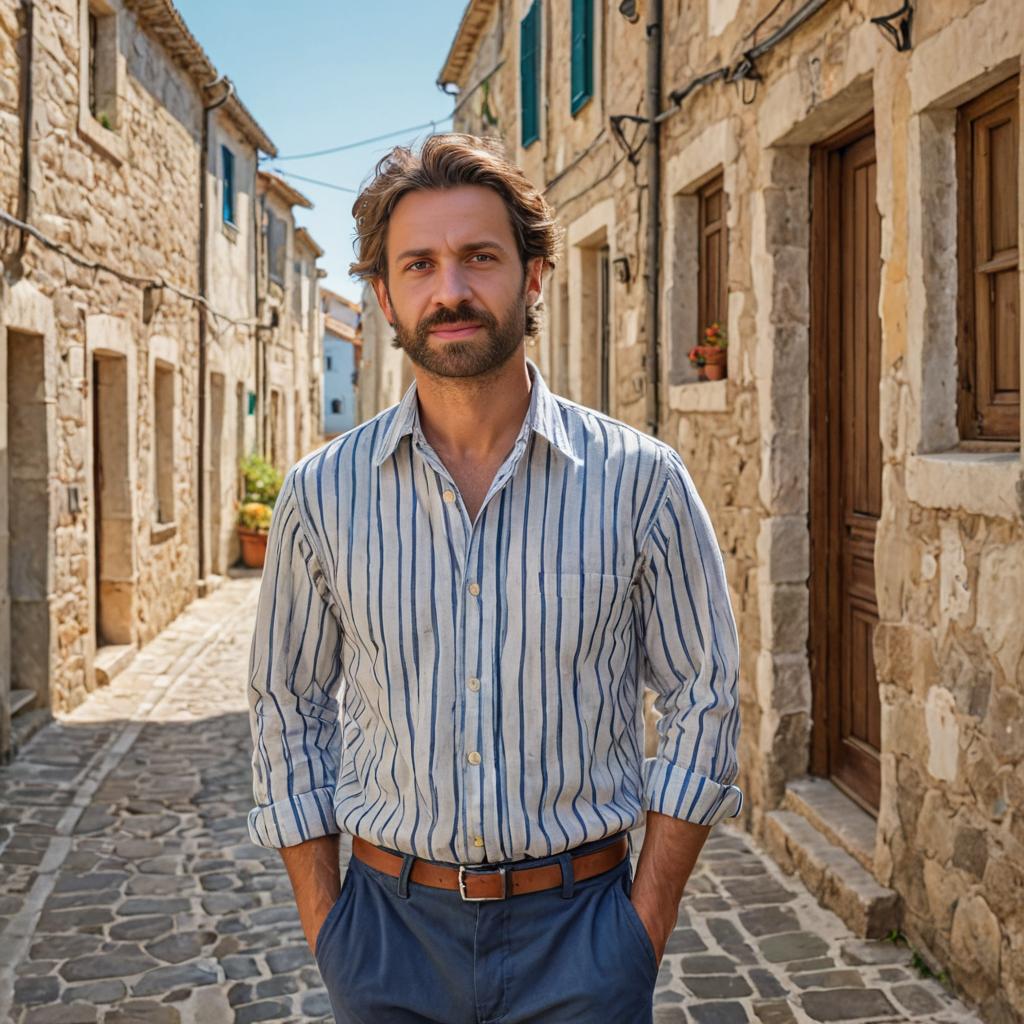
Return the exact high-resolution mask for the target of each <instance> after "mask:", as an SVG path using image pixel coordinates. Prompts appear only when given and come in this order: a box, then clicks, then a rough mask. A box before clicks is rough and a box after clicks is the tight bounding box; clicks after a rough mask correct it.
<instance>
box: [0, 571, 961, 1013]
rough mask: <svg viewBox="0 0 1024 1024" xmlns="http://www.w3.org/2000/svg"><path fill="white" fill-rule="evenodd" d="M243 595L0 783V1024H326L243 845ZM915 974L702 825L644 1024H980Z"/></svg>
mask: <svg viewBox="0 0 1024 1024" xmlns="http://www.w3.org/2000/svg"><path fill="white" fill-rule="evenodd" d="M256 591H257V581H256V580H255V579H253V578H251V577H250V578H236V579H230V580H228V581H226V582H225V584H224V585H223V586H222V587H221V588H220V589H219V590H218V591H217V592H215V593H214V594H213V595H212V596H210V597H208V598H205V599H203V600H201V601H198V602H196V603H195V604H194V605H192V606H191V607H190V608H189V609H188V610H187V611H186V612H185V613H184V614H183V615H181V616H180V617H179V618H178V619H177V621H175V622H174V624H173V625H172V626H171V627H170V628H169V629H168V630H166V631H165V632H164V633H163V634H161V636H160V637H159V638H158V639H156V640H155V641H154V642H153V643H152V644H150V645H149V646H148V647H147V648H146V649H145V650H144V651H142V652H141V653H140V654H139V656H138V657H137V658H136V659H135V661H134V663H133V664H132V666H131V667H130V669H129V670H128V671H127V672H125V673H123V674H122V675H121V676H119V677H118V678H117V679H115V681H114V682H113V684H112V685H111V686H109V687H107V688H105V689H103V690H100V691H98V692H97V693H95V694H93V695H92V697H90V698H89V700H88V701H86V702H85V704H83V705H82V706H81V707H79V708H77V709H76V710H75V711H74V712H73V713H72V714H70V715H67V716H65V717H63V718H62V720H60V721H59V722H55V723H54V724H53V725H51V726H50V727H48V728H47V729H45V730H43V731H42V732H41V733H39V734H38V735H37V736H36V737H35V738H34V739H33V741H32V742H31V743H30V744H29V745H28V746H27V747H26V748H25V749H24V750H23V751H22V752H21V753H20V755H19V757H18V759H17V760H16V761H15V762H14V763H13V764H12V765H10V766H8V767H7V768H5V769H0V929H2V931H0V1021H4V1022H7V1021H10V1022H13V1024H80V1022H81V1024H87V1022H94V1021H96V1022H105V1024H136V1022H138V1024H189V1022H197V1024H219V1022H236V1024H248V1022H252V1021H267V1020H273V1021H285V1020H289V1021H329V1020H330V1015H329V1007H328V1003H327V998H326V994H325V993H324V990H323V988H322V986H321V985H320V978H319V974H318V971H317V969H316V965H315V963H314V961H313V959H312V957H311V956H310V954H309V952H308V950H307V947H306V944H305V942H304V940H303V936H302V932H301V929H300V926H299V921H298V917H297V915H296V913H295V908H294V903H293V901H292V896H291V888H290V886H289V884H288V879H287V876H286V875H285V873H284V870H283V867H282V865H281V862H280V859H279V857H278V855H277V853H276V852H274V851H270V850H263V849H260V848H258V847H255V846H253V845H252V844H251V843H250V842H249V841H248V837H247V833H246V829H245V814H246V811H247V810H248V808H249V806H250V798H251V793H250V782H249V727H248V720H247V715H246V704H245V693H244V680H245V670H246V663H247V660H248V646H249V636H250V629H251V622H252V617H253V614H254V611H255V599H256ZM635 847H636V848H637V849H638V848H639V844H635ZM910 957H911V954H910V951H909V950H907V949H906V948H900V947H896V946H894V945H892V944H891V943H887V942H865V941H862V940H858V939H856V938H853V937H852V936H850V934H849V933H848V932H847V931H846V929H845V928H844V927H843V925H842V923H841V922H840V921H839V920H838V919H837V918H836V917H835V916H833V915H832V914H830V913H828V912H826V911H823V910H821V909H820V908H819V907H818V906H817V905H816V904H815V903H814V901H813V900H812V899H811V897H810V896H809V895H808V894H807V892H806V890H804V889H803V888H802V887H801V886H800V884H799V883H798V882H796V881H794V880H793V879H791V878H788V877H786V876H784V875H782V874H780V873H779V872H778V871H777V870H776V868H775V867H774V865H773V864H772V863H771V862H770V861H769V860H768V858H767V857H766V856H764V855H763V854H762V853H761V852H760V851H758V850H757V849H756V848H755V847H754V846H753V845H752V843H751V841H750V839H749V837H747V836H745V835H744V834H743V833H741V832H739V831H737V830H735V829H731V828H729V827H725V826H719V827H718V828H716V829H715V831H714V832H713V834H712V837H711V839H710V840H709V842H708V844H707V845H706V847H705V850H704V853H703V855H702V858H701V861H700V864H699V866H698V869H697V871H696V872H695V873H694V876H693V878H692V879H691V880H690V883H689V885H688V887H687V895H686V896H685V897H684V900H683V906H682V909H681V911H680V915H679V926H678V928H677V929H676V931H675V933H674V934H673V936H672V938H671V940H670V943H669V946H668V951H667V954H666V957H665V960H664V963H663V964H662V969H661V973H660V976H659V979H658V988H657V991H656V996H655V999H656V1020H657V1022H658V1024H684V1022H696V1024H733V1022H736V1024H739V1022H747V1021H750V1022H755V1024H756V1022H761V1024H788V1022H791V1021H799V1022H809V1021H865V1022H866V1021H872V1022H879V1024H880V1022H886V1021H904V1020H914V1021H919V1022H928V1024H953V1022H956V1024H963V1022H969V1021H975V1020H976V1019H977V1018H975V1017H974V1016H973V1015H972V1014H970V1013H969V1012H968V1011H967V1010H966V1009H965V1008H964V1007H963V1006H961V1005H960V1004H959V1003H956V1002H955V1001H954V1000H952V999H951V998H950V997H949V996H948V995H947V994H946V993H945V991H944V990H943V989H942V987H941V986H940V985H939V984H938V983H937V982H935V981H931V980H927V981H925V980H921V979H919V978H918V977H917V975H916V973H915V972H914V971H913V969H912V968H911V967H910V965H909V962H910ZM383 1024H386V1022H383ZM553 1024H555V1022H553ZM610 1024H614V1022H610Z"/></svg>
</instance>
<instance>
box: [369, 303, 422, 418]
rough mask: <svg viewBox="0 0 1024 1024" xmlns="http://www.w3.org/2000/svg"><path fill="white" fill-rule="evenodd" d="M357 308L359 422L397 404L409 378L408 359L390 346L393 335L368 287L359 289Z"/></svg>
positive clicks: (410, 367) (411, 376)
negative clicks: (360, 300)
mask: <svg viewBox="0 0 1024 1024" xmlns="http://www.w3.org/2000/svg"><path fill="white" fill-rule="evenodd" d="M360 309H361V313H360V317H359V334H360V337H361V338H362V342H363V344H362V353H361V361H360V366H359V388H358V390H357V396H356V401H357V404H358V408H359V422H360V423H362V422H364V421H365V420H368V419H370V417H371V416H375V415H376V414H377V413H378V412H380V411H381V410H382V409H387V408H388V406H391V405H395V404H396V403H397V402H399V401H401V399H402V395H403V394H404V393H405V390H406V388H408V387H409V385H410V384H411V383H412V378H413V375H412V366H411V364H410V363H409V360H408V359H406V358H405V354H404V353H403V352H402V350H401V349H400V348H395V346H394V344H393V342H394V340H395V332H394V331H393V330H392V329H391V325H390V324H389V323H388V322H387V320H385V319H384V313H383V311H382V310H381V308H380V303H379V302H377V296H376V295H374V293H373V289H372V288H371V287H370V286H369V285H368V284H367V285H364V287H363V295H362V302H361V303H360Z"/></svg>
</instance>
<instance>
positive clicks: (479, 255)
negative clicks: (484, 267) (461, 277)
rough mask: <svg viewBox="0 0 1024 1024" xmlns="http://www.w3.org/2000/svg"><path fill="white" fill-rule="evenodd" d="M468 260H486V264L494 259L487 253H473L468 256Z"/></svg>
mask: <svg viewBox="0 0 1024 1024" xmlns="http://www.w3.org/2000/svg"><path fill="white" fill-rule="evenodd" d="M470 259H471V260H486V261H488V262H491V261H493V260H494V257H493V256H492V255H491V254H490V253H489V252H475V253H473V255H472V256H470Z"/></svg>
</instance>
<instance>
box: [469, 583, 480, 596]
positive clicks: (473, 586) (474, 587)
mask: <svg viewBox="0 0 1024 1024" xmlns="http://www.w3.org/2000/svg"><path fill="white" fill-rule="evenodd" d="M469 592H470V593H471V594H472V595H473V596H474V597H479V596H480V584H479V583H470V585H469Z"/></svg>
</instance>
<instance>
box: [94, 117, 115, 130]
mask: <svg viewBox="0 0 1024 1024" xmlns="http://www.w3.org/2000/svg"><path fill="white" fill-rule="evenodd" d="M96 120H97V121H99V123H100V124H101V125H103V127H104V128H106V129H107V131H108V132H112V131H113V130H114V126H113V125H112V124H111V123H110V118H109V116H108V115H107V114H106V113H105V112H101V113H100V115H99V117H97V118H96Z"/></svg>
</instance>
